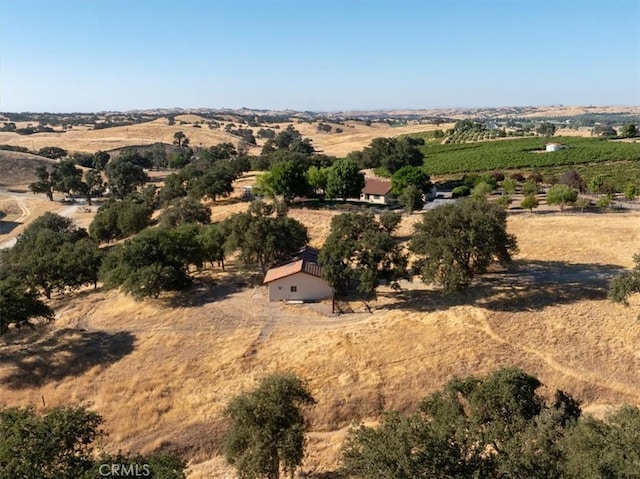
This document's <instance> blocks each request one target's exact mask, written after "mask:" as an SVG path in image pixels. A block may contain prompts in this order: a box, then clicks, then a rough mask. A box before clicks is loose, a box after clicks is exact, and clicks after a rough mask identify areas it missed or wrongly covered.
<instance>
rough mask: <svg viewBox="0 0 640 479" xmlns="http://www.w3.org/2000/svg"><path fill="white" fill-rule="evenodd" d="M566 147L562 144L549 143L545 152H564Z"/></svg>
mask: <svg viewBox="0 0 640 479" xmlns="http://www.w3.org/2000/svg"><path fill="white" fill-rule="evenodd" d="M565 148H566V146H564V145H563V144H562V143H547V144H546V147H545V151H560V150H564V149H565Z"/></svg>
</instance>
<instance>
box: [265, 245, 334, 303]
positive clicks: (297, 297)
mask: <svg viewBox="0 0 640 479" xmlns="http://www.w3.org/2000/svg"><path fill="white" fill-rule="evenodd" d="M319 253H320V252H319V251H318V250H317V249H315V248H311V247H309V246H306V247H305V248H303V249H302V250H300V251H299V252H298V253H297V254H296V255H295V256H294V257H293V258H292V259H291V260H290V261H289V262H287V263H286V264H283V265H280V266H276V267H274V268H271V269H270V270H269V271H267V274H266V275H265V277H264V284H266V285H267V286H268V290H269V301H319V300H321V299H329V298H332V297H333V289H332V288H331V286H329V283H327V282H326V281H325V280H324V279H322V267H321V266H320V265H319V264H318V254H319Z"/></svg>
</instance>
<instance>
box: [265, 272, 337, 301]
mask: <svg viewBox="0 0 640 479" xmlns="http://www.w3.org/2000/svg"><path fill="white" fill-rule="evenodd" d="M291 286H296V287H297V291H296V292H291ZM332 296H333V290H332V289H331V287H330V286H329V285H328V284H327V282H326V281H325V280H323V279H322V278H318V277H317V276H312V275H310V274H307V273H303V272H299V273H296V274H292V275H291V276H286V277H284V278H280V279H276V280H274V281H272V282H270V283H269V301H318V300H321V299H328V298H331V297H332Z"/></svg>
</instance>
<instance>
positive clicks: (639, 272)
mask: <svg viewBox="0 0 640 479" xmlns="http://www.w3.org/2000/svg"><path fill="white" fill-rule="evenodd" d="M633 262H634V263H635V264H634V266H633V268H632V269H631V270H629V271H624V272H622V273H620V274H618V275H617V276H616V277H615V278H613V279H612V280H611V282H610V283H609V299H611V300H612V301H616V302H618V303H622V304H624V305H625V306H626V305H628V304H629V301H628V298H629V296H630V295H632V294H634V293H640V254H635V255H634V256H633Z"/></svg>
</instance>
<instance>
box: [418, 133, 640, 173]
mask: <svg viewBox="0 0 640 479" xmlns="http://www.w3.org/2000/svg"><path fill="white" fill-rule="evenodd" d="M550 141H553V142H557V143H562V144H563V145H566V146H567V148H566V149H565V150H561V151H556V152H549V153H546V152H543V150H544V147H545V143H547V142H550ZM422 152H423V153H424V155H425V169H426V171H427V172H428V173H429V174H431V175H446V174H452V173H466V172H481V171H492V170H513V169H547V168H549V167H557V166H573V165H584V164H594V163H605V162H606V163H610V162H618V161H624V162H638V161H640V143H625V142H618V141H609V140H606V139H600V138H580V137H553V138H552V139H549V138H543V137H536V138H518V139H508V140H497V141H486V142H479V143H466V144H453V145H452V144H449V145H441V144H436V143H432V142H429V143H428V144H426V145H425V146H423V147H422Z"/></svg>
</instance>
